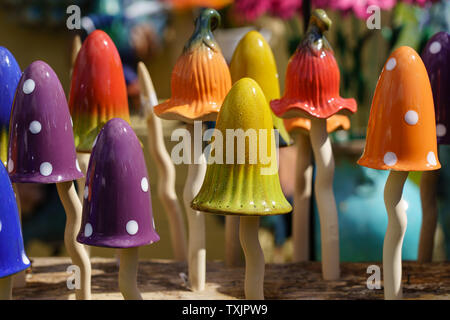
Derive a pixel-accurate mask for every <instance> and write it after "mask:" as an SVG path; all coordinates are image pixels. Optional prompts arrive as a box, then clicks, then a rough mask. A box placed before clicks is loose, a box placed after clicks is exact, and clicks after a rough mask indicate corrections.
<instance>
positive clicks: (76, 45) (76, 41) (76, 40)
mask: <svg viewBox="0 0 450 320" xmlns="http://www.w3.org/2000/svg"><path fill="white" fill-rule="evenodd" d="M81 46H82V43H81V38H80V36H79V35H76V36H75V37H73V39H72V48H71V54H70V76H71V77H72V72H73V67H74V66H75V61H76V60H77V56H78V52H79V51H80V49H81Z"/></svg>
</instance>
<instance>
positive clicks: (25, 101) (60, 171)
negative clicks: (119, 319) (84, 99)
mask: <svg viewBox="0 0 450 320" xmlns="http://www.w3.org/2000/svg"><path fill="white" fill-rule="evenodd" d="M9 129H10V130H9V131H10V132H9V148H8V164H7V167H8V172H9V176H10V178H11V181H12V182H14V183H56V188H57V190H58V194H59V197H60V199H61V202H62V204H63V206H64V209H65V211H66V217H67V219H66V228H65V231H64V242H65V245H66V249H67V251H68V253H69V255H70V258H71V259H72V263H73V264H74V265H77V266H78V267H79V268H80V279H81V280H80V282H81V283H80V289H76V290H75V295H76V297H77V299H90V296H91V293H90V292H91V290H90V287H91V284H90V277H91V265H90V262H89V257H88V255H87V253H86V251H85V250H84V248H83V246H82V245H81V244H79V243H78V242H76V234H77V232H78V230H77V228H76V226H79V224H80V222H81V203H80V201H79V199H78V197H77V194H76V190H75V187H74V185H73V180H76V179H79V178H82V177H83V176H84V175H83V174H82V173H81V170H80V166H79V165H78V162H77V159H76V153H75V141H74V138H73V131H72V121H71V119H70V113H69V108H68V106H67V100H66V96H65V94H64V90H63V88H62V86H61V83H60V82H59V79H58V77H57V75H56V74H55V72H54V71H53V70H52V68H50V66H49V65H48V64H46V63H45V62H42V61H35V62H33V63H32V64H30V65H29V66H28V67H27V68H26V69H25V71H24V72H23V74H22V77H21V78H20V81H19V84H18V85H17V89H16V94H15V98H14V103H13V107H12V111H11V119H10V127H9Z"/></svg>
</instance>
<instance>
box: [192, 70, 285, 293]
mask: <svg viewBox="0 0 450 320" xmlns="http://www.w3.org/2000/svg"><path fill="white" fill-rule="evenodd" d="M237 115H238V116H237ZM230 129H232V130H234V132H237V130H239V129H240V130H243V132H244V133H250V136H249V142H248V143H244V144H242V145H243V146H244V148H239V147H238V146H237V145H238V144H239V142H237V144H236V147H235V146H234V145H231V144H230V143H229V142H230V141H228V139H233V140H235V136H234V135H231V136H228V134H227V133H226V132H227V131H229V130H230ZM216 130H218V131H219V133H220V135H221V136H222V137H223V140H224V141H223V143H222V144H223V156H225V155H226V157H227V158H228V157H229V156H233V159H234V161H231V163H230V162H229V161H228V160H227V161H225V160H224V159H220V158H219V159H216V157H217V156H218V154H217V151H216V150H221V149H222V146H221V145H220V143H219V142H218V141H220V140H217V141H216V140H213V142H212V144H213V148H212V150H214V153H212V156H214V158H215V160H216V161H215V162H211V163H208V167H207V170H206V175H205V180H204V182H203V185H202V187H201V189H200V191H199V193H198V194H197V196H196V197H195V198H194V200H193V201H192V207H193V208H194V209H195V210H200V211H204V212H210V213H215V214H222V215H234V216H240V222H239V224H240V230H239V235H240V241H241V245H242V249H243V250H244V254H245V261H246V268H245V297H246V299H264V291H263V284H264V255H263V252H262V250H261V246H260V244H259V240H258V227H259V217H260V216H267V215H276V214H283V213H289V212H290V211H291V210H292V207H291V206H290V204H289V202H288V201H287V200H286V198H285V197H284V195H283V192H282V190H281V186H280V180H279V178H278V165H277V158H276V146H275V139H274V131H273V122H272V115H271V112H270V108H269V105H268V103H267V100H266V98H265V96H264V93H263V92H262V90H261V88H260V87H259V85H258V84H257V83H256V82H255V81H254V80H253V79H250V78H242V79H241V80H238V81H237V82H236V83H235V84H234V85H233V87H232V88H231V90H230V92H229V93H228V95H227V97H226V99H225V101H224V103H223V106H222V108H221V110H220V113H219V116H218V119H217V124H216ZM251 132H254V135H253V136H252V135H251ZM229 137H230V138H229ZM241 138H243V139H245V136H242V137H241ZM237 139H238V141H239V139H240V138H239V137H238V138H237ZM252 150H253V151H252ZM266 158H267V159H266ZM239 159H241V161H240V160H239ZM217 160H219V161H217ZM220 160H222V161H220ZM242 160H243V161H242Z"/></svg>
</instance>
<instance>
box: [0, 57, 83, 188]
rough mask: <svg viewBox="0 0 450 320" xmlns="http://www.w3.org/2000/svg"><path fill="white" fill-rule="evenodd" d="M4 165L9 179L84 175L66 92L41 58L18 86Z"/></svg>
mask: <svg viewBox="0 0 450 320" xmlns="http://www.w3.org/2000/svg"><path fill="white" fill-rule="evenodd" d="M7 168H8V172H9V176H10V178H11V181H12V182H34V183H58V182H63V181H71V180H75V179H79V178H81V177H83V174H82V173H81V170H80V167H79V165H78V161H77V159H76V153H75V145H74V141H73V131H72V123H71V119H70V114H69V108H68V107H67V100H66V95H65V94H64V90H63V88H62V86H61V83H60V82H59V79H58V76H57V75H56V74H55V72H54V71H53V69H52V68H51V67H50V66H49V65H48V64H46V63H45V62H43V61H35V62H33V63H32V64H30V65H29V66H28V67H27V68H26V69H25V71H24V72H23V74H22V77H21V78H20V81H19V84H18V86H17V91H16V96H15V99H14V104H13V108H12V111H11V122H10V138H9V151H8V164H7Z"/></svg>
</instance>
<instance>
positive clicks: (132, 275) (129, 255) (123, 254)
mask: <svg viewBox="0 0 450 320" xmlns="http://www.w3.org/2000/svg"><path fill="white" fill-rule="evenodd" d="M138 251H139V247H136V248H127V249H120V250H119V252H120V267H119V289H120V292H121V293H122V295H123V298H124V299H125V300H142V296H141V293H140V291H139V289H138V286H137V272H138V265H139V252H138Z"/></svg>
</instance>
